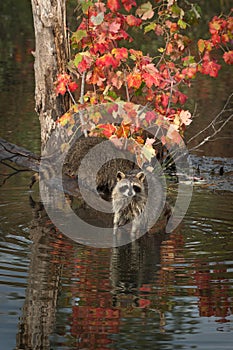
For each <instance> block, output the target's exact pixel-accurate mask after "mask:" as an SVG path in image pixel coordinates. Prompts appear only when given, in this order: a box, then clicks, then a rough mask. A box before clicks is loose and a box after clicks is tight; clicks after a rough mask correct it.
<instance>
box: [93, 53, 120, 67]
mask: <svg viewBox="0 0 233 350" xmlns="http://www.w3.org/2000/svg"><path fill="white" fill-rule="evenodd" d="M118 65H119V62H118V61H117V60H116V59H115V58H114V57H113V55H112V54H110V53H107V54H105V55H103V56H101V57H99V58H97V60H96V66H98V67H111V66H112V67H114V68H116V67H117V66H118Z"/></svg>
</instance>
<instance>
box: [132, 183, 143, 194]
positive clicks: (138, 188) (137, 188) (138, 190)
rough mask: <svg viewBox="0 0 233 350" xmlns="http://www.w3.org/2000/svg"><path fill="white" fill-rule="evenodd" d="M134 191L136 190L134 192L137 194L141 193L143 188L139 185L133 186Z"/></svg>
mask: <svg viewBox="0 0 233 350" xmlns="http://www.w3.org/2000/svg"><path fill="white" fill-rule="evenodd" d="M133 189H134V191H135V192H136V193H139V192H141V190H142V189H141V187H139V186H137V185H133Z"/></svg>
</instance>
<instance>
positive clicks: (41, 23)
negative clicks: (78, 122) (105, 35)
mask: <svg viewBox="0 0 233 350" xmlns="http://www.w3.org/2000/svg"><path fill="white" fill-rule="evenodd" d="M31 3H32V12H33V19H34V28H35V44H36V49H35V64H34V69H35V102H36V108H35V109H36V111H37V113H38V115H39V119H40V124H41V142H42V149H43V148H44V146H45V144H46V142H47V140H48V138H49V136H50V135H51V132H52V130H53V129H54V128H55V120H56V119H57V117H59V116H61V115H62V114H63V113H64V112H65V109H66V107H67V106H65V100H64V98H62V97H60V96H59V97H57V96H56V93H55V88H54V82H55V81H56V78H57V74H59V73H63V72H65V71H66V66H67V60H68V52H69V50H68V41H67V32H66V0H31Z"/></svg>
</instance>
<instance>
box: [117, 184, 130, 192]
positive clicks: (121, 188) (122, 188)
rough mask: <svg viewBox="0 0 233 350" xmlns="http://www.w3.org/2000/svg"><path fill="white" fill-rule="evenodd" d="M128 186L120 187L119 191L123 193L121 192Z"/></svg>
mask: <svg viewBox="0 0 233 350" xmlns="http://www.w3.org/2000/svg"><path fill="white" fill-rule="evenodd" d="M128 188H129V187H128V186H127V185H125V186H122V187H120V188H119V191H120V192H122V193H123V192H125V191H127V189H128Z"/></svg>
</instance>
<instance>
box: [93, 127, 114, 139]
mask: <svg viewBox="0 0 233 350" xmlns="http://www.w3.org/2000/svg"><path fill="white" fill-rule="evenodd" d="M97 127H98V128H99V129H102V133H103V135H104V136H106V137H107V138H109V137H111V136H112V135H113V134H114V133H115V132H116V127H115V126H114V125H112V124H99V125H98V126H97Z"/></svg>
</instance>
